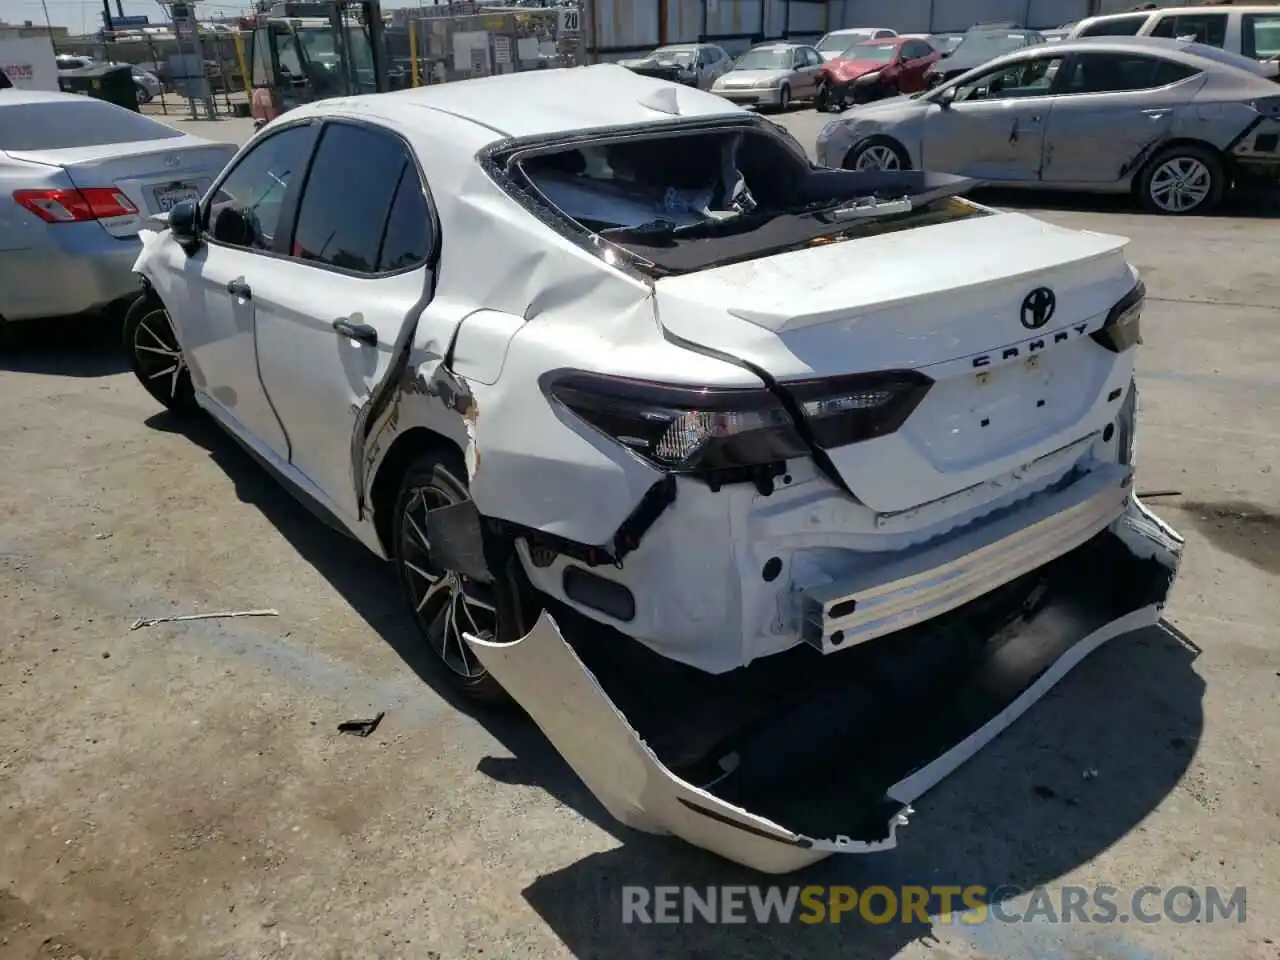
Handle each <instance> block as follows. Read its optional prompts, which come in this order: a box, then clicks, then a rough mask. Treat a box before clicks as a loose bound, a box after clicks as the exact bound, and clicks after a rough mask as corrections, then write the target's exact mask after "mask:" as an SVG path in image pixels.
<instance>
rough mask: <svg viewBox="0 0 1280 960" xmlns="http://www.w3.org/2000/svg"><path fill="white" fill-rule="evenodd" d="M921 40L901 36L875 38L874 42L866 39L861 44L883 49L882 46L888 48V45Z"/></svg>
mask: <svg viewBox="0 0 1280 960" xmlns="http://www.w3.org/2000/svg"><path fill="white" fill-rule="evenodd" d="M923 39H924V38H923V37H904V36H902V35H898V36H896V37H877V38H876V39H874V40H872V39H870V38H868V39H867V40H865V41H863V42H864V43H865V44H867V45H868V46H871V45H872V44H874V45H875V46H877V47H883V46H888V45H890V44H902V43H906V42H907V41H908V40H923Z"/></svg>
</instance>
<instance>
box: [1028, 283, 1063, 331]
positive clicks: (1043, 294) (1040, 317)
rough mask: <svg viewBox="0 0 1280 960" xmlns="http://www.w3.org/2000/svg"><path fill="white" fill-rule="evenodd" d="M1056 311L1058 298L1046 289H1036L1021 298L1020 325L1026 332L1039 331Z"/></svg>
mask: <svg viewBox="0 0 1280 960" xmlns="http://www.w3.org/2000/svg"><path fill="white" fill-rule="evenodd" d="M1057 309H1058V298H1057V296H1056V295H1055V294H1054V292H1053V291H1052V290H1050V289H1049V288H1048V287H1036V288H1035V289H1034V290H1032V291H1031V292H1030V293H1028V294H1027V295H1026V296H1025V297H1023V298H1022V317H1021V319H1022V325H1023V326H1024V327H1026V328H1027V329H1028V330H1039V329H1040V328H1041V327H1043V326H1044V325H1045V324H1046V323H1048V322H1049V321H1050V320H1052V319H1053V313H1054V311H1055V310H1057Z"/></svg>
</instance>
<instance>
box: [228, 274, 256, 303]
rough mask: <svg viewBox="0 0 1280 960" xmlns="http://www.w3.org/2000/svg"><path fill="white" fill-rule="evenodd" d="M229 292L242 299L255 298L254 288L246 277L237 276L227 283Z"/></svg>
mask: <svg viewBox="0 0 1280 960" xmlns="http://www.w3.org/2000/svg"><path fill="white" fill-rule="evenodd" d="M227 293H229V294H231V295H232V296H233V297H239V298H240V299H241V300H252V299H253V288H252V287H250V286H249V284H247V283H245V280H244V277H236V278H235V279H234V280H232V281H231V282H230V283H228V284H227Z"/></svg>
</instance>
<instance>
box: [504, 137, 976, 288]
mask: <svg viewBox="0 0 1280 960" xmlns="http://www.w3.org/2000/svg"><path fill="white" fill-rule="evenodd" d="M495 159H497V160H498V162H499V163H504V162H506V163H510V164H511V169H510V172H512V173H514V174H515V184H516V186H518V187H524V188H525V189H528V190H530V191H531V192H532V193H533V194H535V195H536V196H537V197H538V198H539V199H540V200H541V201H542V202H543V203H545V204H547V205H549V206H551V207H552V208H554V209H555V210H557V211H558V212H559V213H560V214H561V215H562V216H564V217H566V218H567V219H568V220H569V221H571V222H572V224H573V225H574V226H575V227H577V228H578V229H579V230H581V231H585V232H587V233H589V234H593V235H596V236H598V237H600V238H602V239H605V240H607V241H609V242H610V243H613V244H615V245H617V246H619V247H621V248H622V249H624V250H626V251H628V252H630V253H631V254H633V255H634V256H635V257H637V258H639V259H640V260H641V261H643V263H641V264H638V266H640V267H641V269H645V270H646V271H647V272H650V273H653V274H655V275H663V274H671V273H687V272H691V271H695V270H701V269H705V268H707V267H711V266H719V265H722V264H725V263H730V262H734V261H738V260H745V259H752V258H754V257H760V256H767V255H770V254H773V253H778V252H781V251H783V250H786V249H790V248H795V247H799V246H803V245H805V244H808V243H811V242H827V241H830V240H834V239H841V238H842V237H843V236H846V235H850V236H851V235H865V233H866V232H867V231H868V230H878V231H885V230H890V229H902V228H905V227H909V226H917V225H921V224H923V223H925V222H934V221H937V220H938V219H946V220H950V219H957V218H960V217H966V216H977V215H981V211H980V210H979V208H976V207H973V206H971V205H969V204H965V203H960V202H957V201H955V200H954V197H955V195H956V194H958V193H960V192H962V191H963V190H964V189H966V188H967V187H969V186H971V185H972V184H971V181H968V180H965V179H964V178H960V177H947V176H944V175H938V174H927V173H920V172H917V171H893V172H855V171H847V170H829V169H826V168H821V167H814V166H813V165H812V164H810V163H809V162H808V161H807V160H806V159H805V158H804V157H803V156H802V155H801V154H800V153H799V152H798V148H797V147H796V146H793V145H792V144H791V143H789V142H788V141H787V140H786V139H784V138H783V137H782V136H780V135H778V134H775V133H773V132H772V131H771V130H769V129H768V128H767V127H766V126H764V124H763V123H761V124H759V125H755V126H745V125H743V126H733V127H727V126H724V125H720V126H718V127H715V128H712V129H697V128H695V129H693V130H682V131H679V132H677V133H672V132H670V129H669V128H668V130H667V131H666V132H664V133H662V134H657V135H655V134H650V135H648V136H644V135H634V136H630V137H617V138H613V139H608V140H605V139H591V140H585V139H584V140H582V141H579V142H577V143H574V144H572V145H568V146H566V145H564V144H563V143H562V144H559V145H557V146H556V147H555V148H554V149H552V148H546V149H543V148H537V147H533V148H529V149H528V150H521V149H519V148H516V149H514V150H512V151H509V152H508V153H507V155H506V159H505V160H504V159H503V158H495ZM922 218H923V219H922ZM873 223H874V224H876V226H874V227H872V224H873Z"/></svg>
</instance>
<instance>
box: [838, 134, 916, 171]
mask: <svg viewBox="0 0 1280 960" xmlns="http://www.w3.org/2000/svg"><path fill="white" fill-rule="evenodd" d="M876 146H883V147H888V148H889V149H891V150H892V151H893V152H894V153H895V154H897V156H898V163H899V164H900V166H901V169H903V170H910V169H911V154H909V153H907V148H906V147H905V146H903V145H902V143H901V142H900V141H899V140H897V139H895V138H893V137H891V136H889V135H888V134H884V133H876V134H872V135H871V136H869V137H863V138H862V139H861V140H859V141H858V142H856V143H855V144H854V145H853V146H851V147H850V148H849V152H848V153H846V154H845V155H844V160H843V161H841V164H840V165H841V167H842V168H843V169H845V170H852V169H854V167H853V164H854V163H855V162H856V160H857V157H858V155H859V154H860V153H861V152H863V151H864V150H866V149H868V148H869V147H876Z"/></svg>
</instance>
